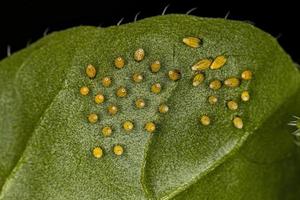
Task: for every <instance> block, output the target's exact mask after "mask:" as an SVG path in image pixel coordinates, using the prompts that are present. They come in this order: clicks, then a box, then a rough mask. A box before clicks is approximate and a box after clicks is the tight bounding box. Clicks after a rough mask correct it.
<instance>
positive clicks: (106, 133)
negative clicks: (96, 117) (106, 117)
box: [102, 126, 112, 137]
mask: <svg viewBox="0 0 300 200" xmlns="http://www.w3.org/2000/svg"><path fill="white" fill-rule="evenodd" d="M102 134H103V136H105V137H109V136H111V134H112V128H111V127H109V126H105V127H103V128H102Z"/></svg>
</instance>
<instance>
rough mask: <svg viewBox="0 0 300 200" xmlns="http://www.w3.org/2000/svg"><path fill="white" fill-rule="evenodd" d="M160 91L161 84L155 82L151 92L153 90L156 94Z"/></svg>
mask: <svg viewBox="0 0 300 200" xmlns="http://www.w3.org/2000/svg"><path fill="white" fill-rule="evenodd" d="M160 91H161V85H160V83H154V84H153V85H152V86H151V92H153V93H154V94H158V93H160Z"/></svg>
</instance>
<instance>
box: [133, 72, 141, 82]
mask: <svg viewBox="0 0 300 200" xmlns="http://www.w3.org/2000/svg"><path fill="white" fill-rule="evenodd" d="M143 79H144V77H143V75H142V74H140V73H134V74H133V75H132V80H133V81H134V82H136V83H140V82H142V80H143Z"/></svg>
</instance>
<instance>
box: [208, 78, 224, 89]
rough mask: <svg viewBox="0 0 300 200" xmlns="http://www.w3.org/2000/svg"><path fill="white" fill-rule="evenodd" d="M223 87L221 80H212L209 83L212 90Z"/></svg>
mask: <svg viewBox="0 0 300 200" xmlns="http://www.w3.org/2000/svg"><path fill="white" fill-rule="evenodd" d="M221 87H222V83H221V81H219V80H213V81H212V82H210V84H209V88H210V89H212V90H218V89H220V88H221Z"/></svg>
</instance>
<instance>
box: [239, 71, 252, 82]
mask: <svg viewBox="0 0 300 200" xmlns="http://www.w3.org/2000/svg"><path fill="white" fill-rule="evenodd" d="M241 77H242V79H243V80H251V79H252V72H251V71H250V70H245V71H243V72H242V74H241Z"/></svg>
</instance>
